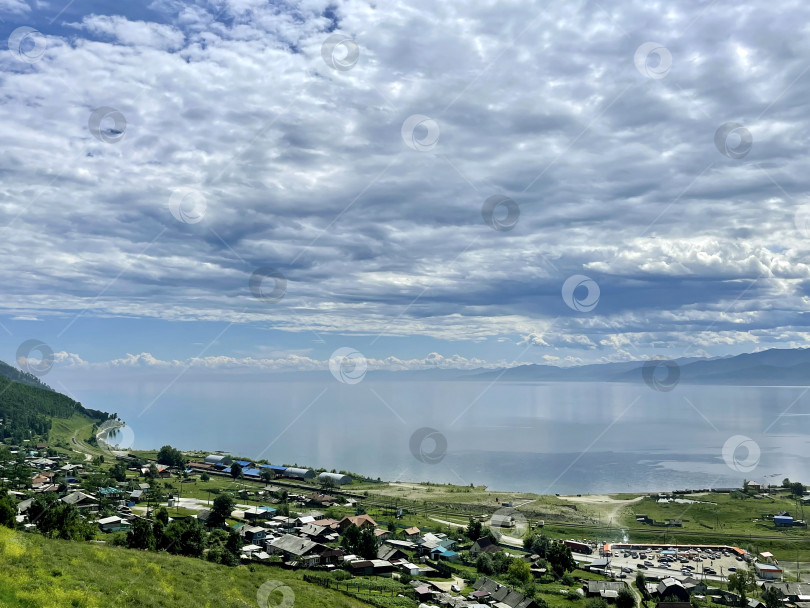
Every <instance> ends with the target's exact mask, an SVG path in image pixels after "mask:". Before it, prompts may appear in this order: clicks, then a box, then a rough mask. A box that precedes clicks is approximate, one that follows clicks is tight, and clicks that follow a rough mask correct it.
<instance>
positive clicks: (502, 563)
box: [492, 551, 514, 574]
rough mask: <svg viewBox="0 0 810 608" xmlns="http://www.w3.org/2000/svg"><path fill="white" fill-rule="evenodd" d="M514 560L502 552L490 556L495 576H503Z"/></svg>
mask: <svg viewBox="0 0 810 608" xmlns="http://www.w3.org/2000/svg"><path fill="white" fill-rule="evenodd" d="M513 559H514V558H512V557H511V556H509V555H507V554H506V553H504V552H503V551H498V552H497V553H494V554H493V555H492V567H493V568H494V569H495V574H505V573H506V572H507V570H509V566H511V565H512V561H513Z"/></svg>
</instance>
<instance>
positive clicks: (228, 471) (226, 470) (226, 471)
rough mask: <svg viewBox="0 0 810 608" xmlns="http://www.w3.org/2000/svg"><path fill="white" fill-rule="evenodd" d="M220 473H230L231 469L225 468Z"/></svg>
mask: <svg viewBox="0 0 810 608" xmlns="http://www.w3.org/2000/svg"><path fill="white" fill-rule="evenodd" d="M222 472H223V473H230V472H231V467H227V468H225V469H222Z"/></svg>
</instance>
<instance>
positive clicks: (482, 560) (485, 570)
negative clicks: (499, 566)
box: [475, 553, 495, 575]
mask: <svg viewBox="0 0 810 608" xmlns="http://www.w3.org/2000/svg"><path fill="white" fill-rule="evenodd" d="M475 569H476V570H478V572H480V573H481V574H486V575H489V574H495V566H494V565H493V563H492V557H491V556H490V554H489V553H482V554H481V555H479V556H478V559H477V560H476V561H475Z"/></svg>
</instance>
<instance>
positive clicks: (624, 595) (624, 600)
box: [616, 587, 636, 608]
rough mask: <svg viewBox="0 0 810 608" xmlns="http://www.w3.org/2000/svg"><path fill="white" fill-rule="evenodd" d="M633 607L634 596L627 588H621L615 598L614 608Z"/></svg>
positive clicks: (634, 604) (634, 603) (634, 602)
mask: <svg viewBox="0 0 810 608" xmlns="http://www.w3.org/2000/svg"><path fill="white" fill-rule="evenodd" d="M635 606H636V596H635V595H633V592H632V591H630V589H628V588H627V587H622V588H621V589H620V590H619V595H617V596H616V608H635Z"/></svg>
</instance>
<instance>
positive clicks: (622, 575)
mask: <svg viewBox="0 0 810 608" xmlns="http://www.w3.org/2000/svg"><path fill="white" fill-rule="evenodd" d="M616 578H627V575H626V574H623V573H621V572H619V573H618V574H617V575H616Z"/></svg>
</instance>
